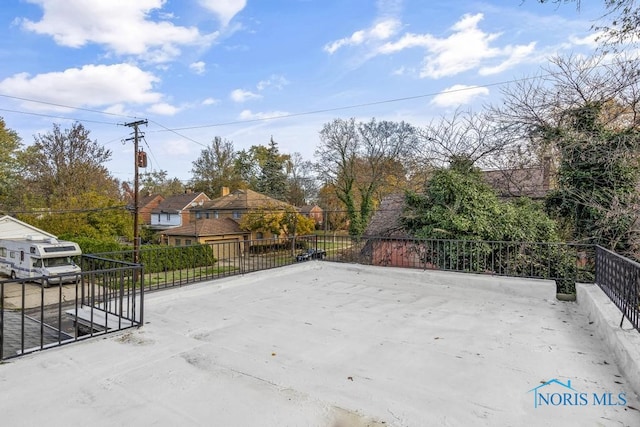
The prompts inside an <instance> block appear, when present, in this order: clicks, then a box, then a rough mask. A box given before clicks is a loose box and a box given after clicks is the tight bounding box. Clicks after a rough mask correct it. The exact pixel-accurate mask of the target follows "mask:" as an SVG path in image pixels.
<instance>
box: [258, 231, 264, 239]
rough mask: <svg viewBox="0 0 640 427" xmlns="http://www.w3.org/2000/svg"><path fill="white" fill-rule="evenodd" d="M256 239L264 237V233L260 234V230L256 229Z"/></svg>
mask: <svg viewBox="0 0 640 427" xmlns="http://www.w3.org/2000/svg"><path fill="white" fill-rule="evenodd" d="M256 239H264V234H262V231H258V232H257V233H256Z"/></svg>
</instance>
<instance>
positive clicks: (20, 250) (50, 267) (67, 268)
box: [0, 236, 82, 286]
mask: <svg viewBox="0 0 640 427" xmlns="http://www.w3.org/2000/svg"><path fill="white" fill-rule="evenodd" d="M81 254H82V251H81V250H80V247H79V246H78V244H77V243H74V242H67V241H62V240H57V239H55V238H53V237H45V236H26V237H25V238H21V239H0V273H2V274H5V275H7V276H10V277H11V278H12V279H34V280H37V281H38V282H41V283H42V284H43V285H44V286H49V284H59V283H63V282H75V281H77V280H78V273H80V271H81V270H80V267H79V266H78V265H76V264H75V262H74V261H73V257H76V256H79V255H81ZM43 277H44V278H45V279H46V280H40V279H42V278H43Z"/></svg>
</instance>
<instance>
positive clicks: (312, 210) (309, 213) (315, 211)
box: [300, 205, 324, 227]
mask: <svg viewBox="0 0 640 427" xmlns="http://www.w3.org/2000/svg"><path fill="white" fill-rule="evenodd" d="M300 214H302V215H304V216H306V217H308V218H311V219H312V220H314V221H315V223H316V227H321V226H322V224H323V221H324V211H323V210H322V208H321V207H320V206H318V205H306V206H303V207H301V208H300Z"/></svg>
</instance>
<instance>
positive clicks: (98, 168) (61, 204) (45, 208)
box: [20, 123, 133, 239]
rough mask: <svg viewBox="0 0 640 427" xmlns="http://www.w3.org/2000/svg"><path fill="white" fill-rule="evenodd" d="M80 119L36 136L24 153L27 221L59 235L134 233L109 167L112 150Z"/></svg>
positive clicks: (111, 235)
mask: <svg viewBox="0 0 640 427" xmlns="http://www.w3.org/2000/svg"><path fill="white" fill-rule="evenodd" d="M89 134H90V132H89V130H88V129H85V128H84V126H83V125H82V124H80V123H74V124H73V125H72V127H71V129H65V130H62V129H61V128H60V126H59V125H55V124H54V126H53V131H52V132H49V133H46V134H44V135H42V134H39V135H37V136H36V137H35V143H34V144H33V145H32V146H30V147H28V148H27V149H26V150H25V151H24V152H23V155H24V158H25V161H26V162H28V164H29V166H28V167H27V168H26V174H25V175H26V178H25V181H26V185H27V188H28V192H29V194H30V195H33V199H32V200H30V203H31V205H30V206H29V207H30V210H31V212H32V213H25V214H22V215H20V218H21V219H23V220H24V221H26V222H28V223H30V224H33V225H35V226H37V227H39V228H42V229H44V230H47V231H49V232H51V233H53V234H56V235H66V236H85V237H92V238H109V239H116V238H120V237H125V238H127V237H130V236H131V235H132V233H133V231H132V230H133V227H132V225H131V224H132V218H131V214H130V213H129V212H128V211H127V210H126V209H125V202H124V200H123V198H122V195H121V192H120V185H119V182H118V181H117V180H116V179H114V178H113V177H111V175H110V174H109V172H108V170H107V168H106V167H105V166H104V163H106V162H107V161H108V160H109V159H110V158H111V152H110V151H109V150H107V149H106V148H104V147H102V146H101V145H99V144H98V142H97V141H93V140H91V139H90V137H89Z"/></svg>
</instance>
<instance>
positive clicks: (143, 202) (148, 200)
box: [138, 194, 164, 208]
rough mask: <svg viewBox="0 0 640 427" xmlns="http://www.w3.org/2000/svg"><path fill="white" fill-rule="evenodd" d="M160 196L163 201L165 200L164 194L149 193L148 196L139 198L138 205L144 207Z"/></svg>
mask: <svg viewBox="0 0 640 427" xmlns="http://www.w3.org/2000/svg"><path fill="white" fill-rule="evenodd" d="M158 198H159V199H160V201H161V202H162V201H163V200H164V197H162V195H160V194H149V195H147V196H144V197H142V198H140V199H139V200H138V207H140V208H144V207H145V206H147V205H148V204H149V203H152V202H155V201H156V200H157V199H158Z"/></svg>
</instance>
